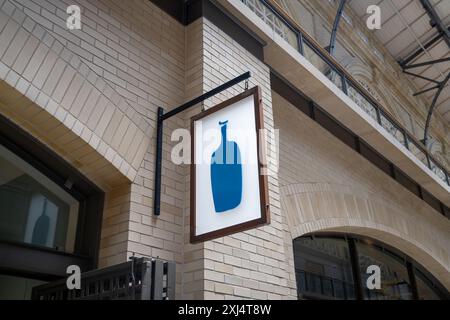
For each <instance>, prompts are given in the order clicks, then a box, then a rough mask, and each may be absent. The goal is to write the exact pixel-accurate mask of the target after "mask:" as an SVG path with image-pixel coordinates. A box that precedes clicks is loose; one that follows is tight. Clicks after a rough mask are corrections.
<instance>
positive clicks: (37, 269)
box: [0, 114, 105, 280]
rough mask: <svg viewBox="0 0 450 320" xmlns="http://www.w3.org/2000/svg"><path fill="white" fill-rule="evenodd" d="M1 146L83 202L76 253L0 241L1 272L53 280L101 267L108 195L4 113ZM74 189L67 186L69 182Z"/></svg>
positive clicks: (77, 233) (1, 125)
mask: <svg viewBox="0 0 450 320" xmlns="http://www.w3.org/2000/svg"><path fill="white" fill-rule="evenodd" d="M0 145H2V146H3V147H4V148H6V149H7V150H9V151H10V152H12V153H13V154H15V155H16V156H18V157H20V158H21V159H22V160H24V161H26V162H27V163H28V164H30V165H31V166H32V167H34V168H35V169H36V170H38V171H39V172H40V173H42V174H43V175H45V176H46V177H47V178H48V179H50V180H51V181H53V182H54V183H55V184H56V185H58V186H59V187H61V188H62V189H63V190H65V191H66V192H67V193H69V194H70V195H71V196H72V197H73V198H75V199H76V200H77V201H78V202H79V208H78V219H77V227H76V238H75V244H74V252H73V253H67V252H64V251H61V250H56V249H52V248H46V247H41V246H36V245H31V244H27V243H22V242H14V241H7V240H0V273H2V274H7V275H13V276H19V277H21V276H26V277H32V278H34V279H43V280H51V279H57V278H60V277H63V276H65V275H66V268H67V266H68V265H72V264H75V265H79V266H80V267H81V269H82V270H83V272H84V271H89V270H92V269H95V268H96V267H97V265H98V253H99V248H100V233H101V223H102V215H103V204H104V197H105V195H104V192H103V191H102V190H101V189H100V188H98V187H97V186H96V185H95V184H94V183H92V182H91V181H89V180H88V179H87V178H86V177H85V176H83V175H82V174H81V173H80V172H79V171H78V170H76V169H75V168H74V167H72V166H71V165H70V164H69V163H67V162H66V161H65V160H64V159H63V158H62V157H60V156H59V155H57V154H56V153H55V152H53V151H52V150H50V149H49V148H48V147H47V146H45V145H44V144H43V143H41V142H40V141H38V140H37V139H36V138H35V137H33V136H32V135H30V134H29V133H28V132H26V131H24V130H23V129H22V128H20V127H19V126H18V125H16V124H14V123H13V122H11V121H10V120H9V119H7V118H6V117H5V116H3V115H1V114H0ZM69 180H70V182H71V185H72V186H71V187H70V188H68V187H67V185H68V184H67V181H69Z"/></svg>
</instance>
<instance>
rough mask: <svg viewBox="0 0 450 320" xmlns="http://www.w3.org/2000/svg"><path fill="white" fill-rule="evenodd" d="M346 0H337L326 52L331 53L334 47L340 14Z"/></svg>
mask: <svg viewBox="0 0 450 320" xmlns="http://www.w3.org/2000/svg"><path fill="white" fill-rule="evenodd" d="M346 1H347V0H341V1H340V2H339V7H338V11H337V13H336V17H335V18H334V23H333V30H332V31H331V38H330V45H329V47H328V52H329V53H330V54H331V55H333V54H334V50H335V48H336V36H337V31H338V28H339V22H340V21H341V17H342V14H343V12H344V7H345V3H346Z"/></svg>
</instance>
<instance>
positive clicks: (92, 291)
mask: <svg viewBox="0 0 450 320" xmlns="http://www.w3.org/2000/svg"><path fill="white" fill-rule="evenodd" d="M32 299H33V300H174V299H175V263H174V262H166V261H162V260H159V259H148V258H139V259H135V258H132V260H131V261H128V262H125V263H122V264H118V265H115V266H111V267H107V268H104V269H98V270H93V271H89V272H86V273H83V274H81V289H80V290H76V289H74V290H69V289H68V288H67V285H66V279H62V280H58V281H55V282H50V283H47V284H44V285H41V286H37V287H34V288H33V291H32Z"/></svg>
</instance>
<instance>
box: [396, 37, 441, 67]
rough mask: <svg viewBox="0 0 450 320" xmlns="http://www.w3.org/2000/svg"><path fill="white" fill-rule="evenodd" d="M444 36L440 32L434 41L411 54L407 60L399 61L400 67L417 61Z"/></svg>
mask: <svg viewBox="0 0 450 320" xmlns="http://www.w3.org/2000/svg"><path fill="white" fill-rule="evenodd" d="M449 30H450V28H449ZM442 35H443V34H442V32H439V33H438V35H436V36H435V37H434V38H433V39H431V40H430V41H428V42H427V43H425V44H424V45H423V47H420V48H419V49H417V50H416V51H414V52H413V53H412V54H410V55H409V56H408V57H407V58H405V59H403V60H401V61H399V64H400V66H401V67H403V66H406V65H407V64H408V63H410V62H411V61H413V60H414V59H416V58H417V57H418V56H420V55H421V54H422V53H424V52H425V50H427V49H429V48H430V47H431V46H432V45H433V44H435V43H436V42H438V41H439V40H441V39H442Z"/></svg>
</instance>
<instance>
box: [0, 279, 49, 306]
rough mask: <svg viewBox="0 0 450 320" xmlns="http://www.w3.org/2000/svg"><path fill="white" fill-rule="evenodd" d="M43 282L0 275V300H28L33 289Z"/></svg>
mask: <svg viewBox="0 0 450 320" xmlns="http://www.w3.org/2000/svg"><path fill="white" fill-rule="evenodd" d="M42 284H45V282H43V281H40V280H35V279H29V278H21V277H13V276H8V275H2V274H0V300H29V299H31V292H32V289H33V287H35V286H39V285H42Z"/></svg>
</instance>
